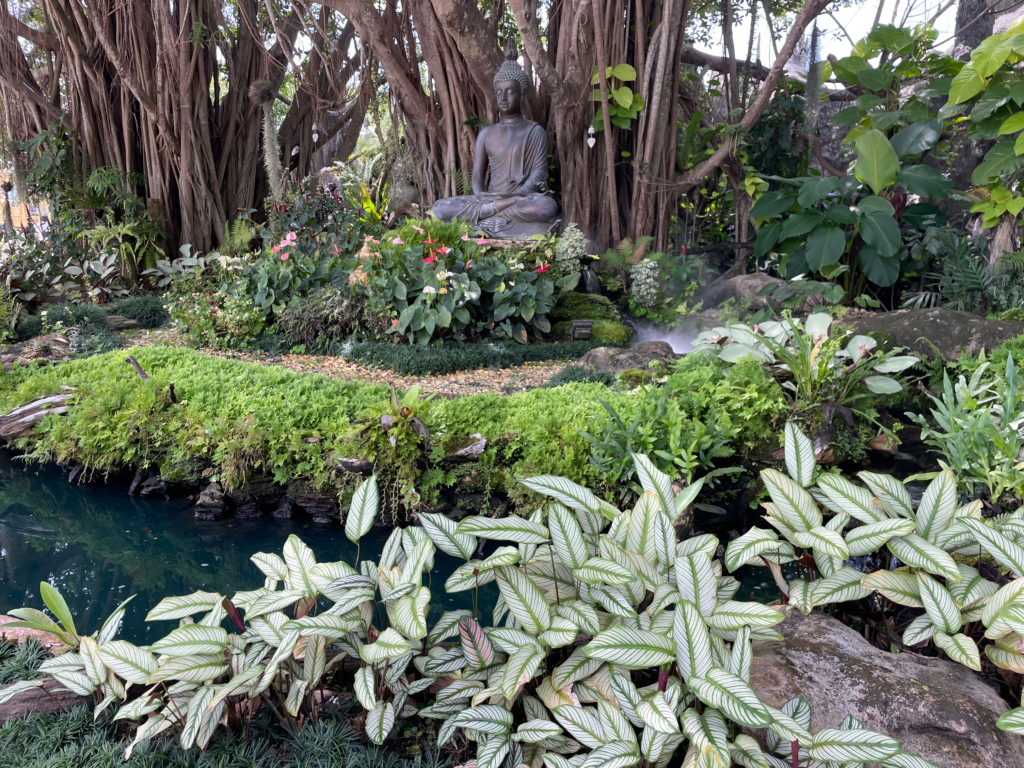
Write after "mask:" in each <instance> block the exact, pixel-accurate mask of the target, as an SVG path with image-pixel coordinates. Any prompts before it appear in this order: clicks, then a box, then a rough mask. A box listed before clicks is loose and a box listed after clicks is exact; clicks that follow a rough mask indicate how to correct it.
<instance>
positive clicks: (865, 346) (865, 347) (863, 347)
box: [860, 344, 868, 349]
mask: <svg viewBox="0 0 1024 768" xmlns="http://www.w3.org/2000/svg"><path fill="white" fill-rule="evenodd" d="M860 348H861V349H867V348H868V345H867V344H861V345H860Z"/></svg>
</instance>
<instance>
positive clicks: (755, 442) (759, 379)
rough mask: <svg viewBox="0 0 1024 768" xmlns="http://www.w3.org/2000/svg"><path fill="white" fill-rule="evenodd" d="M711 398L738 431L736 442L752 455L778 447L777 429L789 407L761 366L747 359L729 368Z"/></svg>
mask: <svg viewBox="0 0 1024 768" xmlns="http://www.w3.org/2000/svg"><path fill="white" fill-rule="evenodd" d="M713 397H714V400H715V402H716V403H717V405H718V407H719V408H721V409H722V411H723V412H725V413H728V414H729V418H730V420H731V421H732V423H733V424H734V425H735V426H736V427H737V428H738V429H739V432H738V433H737V435H736V437H735V438H734V441H735V442H737V443H738V444H739V445H742V446H743V447H744V448H746V449H747V450H748V451H752V452H756V451H765V452H767V451H771V450H773V449H774V448H776V447H777V445H778V434H779V429H778V427H779V424H781V422H782V420H783V419H784V418H785V416H786V414H788V413H789V403H788V402H787V400H786V397H785V395H784V394H783V391H782V387H780V386H779V382H778V381H776V380H775V377H774V376H772V375H771V374H770V373H768V371H766V370H765V368H764V366H763V365H762V364H761V363H760V362H758V361H757V360H754V359H753V358H749V357H748V358H742V359H741V360H739V361H738V362H737V363H736V364H735V365H732V366H730V367H729V369H728V370H727V371H726V374H725V378H724V379H723V380H722V381H720V382H719V383H718V386H717V387H715V388H714V390H713Z"/></svg>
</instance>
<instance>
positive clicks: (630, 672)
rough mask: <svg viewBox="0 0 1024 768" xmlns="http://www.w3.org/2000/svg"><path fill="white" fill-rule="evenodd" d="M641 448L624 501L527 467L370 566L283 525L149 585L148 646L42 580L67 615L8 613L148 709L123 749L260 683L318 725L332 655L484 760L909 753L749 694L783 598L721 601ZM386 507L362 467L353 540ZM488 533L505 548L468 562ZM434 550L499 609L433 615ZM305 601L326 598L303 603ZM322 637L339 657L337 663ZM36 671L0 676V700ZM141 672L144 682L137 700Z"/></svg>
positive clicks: (393, 543)
mask: <svg viewBox="0 0 1024 768" xmlns="http://www.w3.org/2000/svg"><path fill="white" fill-rule="evenodd" d="M635 461H636V470H637V475H638V477H639V478H640V480H641V483H642V485H643V489H644V493H643V496H642V497H641V498H640V499H639V500H638V502H637V503H636V505H635V506H634V508H633V509H632V510H628V511H621V510H619V509H617V508H615V507H614V506H612V505H610V504H608V503H607V502H602V501H601V500H600V499H598V498H597V497H596V496H595V495H594V494H592V493H591V492H590V491H588V490H587V489H586V488H584V487H582V486H579V485H577V484H575V483H572V482H571V481H569V480H566V479H565V478H559V477H553V476H540V477H534V478H531V479H530V480H527V481H524V483H525V484H526V485H528V486H529V487H530V489H531V490H532V491H533V492H535V493H537V494H540V495H542V496H543V497H545V498H546V499H548V501H547V503H546V504H545V505H543V506H542V507H540V508H538V509H537V510H536V511H535V512H534V513H533V514H532V515H531V516H530V517H529V518H528V519H527V518H520V517H509V518H503V519H494V518H488V517H480V516H473V517H469V518H466V519H464V520H462V521H461V522H459V523H458V524H456V523H455V522H454V521H452V520H450V519H448V518H447V517H445V516H443V515H430V514H424V515H422V516H421V524H422V526H421V527H409V528H404V529H402V528H397V529H395V530H394V532H393V533H392V535H391V537H390V538H389V540H388V542H387V544H386V545H385V547H384V551H383V552H382V553H381V557H380V560H379V561H378V562H377V563H374V562H372V561H365V560H364V561H362V562H357V564H356V567H353V566H349V565H348V564H346V563H342V562H336V563H318V562H317V561H316V559H315V556H314V554H313V552H312V551H311V550H309V549H308V547H306V546H305V545H304V544H303V543H302V542H301V541H300V540H299V539H298V538H297V537H295V536H291V537H289V538H288V540H287V541H286V542H285V545H284V548H283V551H282V555H281V556H278V555H276V554H271V553H258V554H256V555H254V556H253V562H254V563H255V564H256V565H257V567H258V568H259V569H260V570H261V571H262V572H263V573H264V574H265V576H266V581H265V583H264V586H263V587H262V588H260V589H256V590H252V591H248V592H241V593H238V594H236V595H235V596H234V597H233V598H231V599H228V598H225V597H224V596H222V595H220V594H216V593H207V592H196V593H194V594H192V595H186V596H180V597H170V598H165V599H164V600H163V601H161V602H160V603H159V604H158V605H157V606H155V607H154V608H153V609H152V611H151V612H150V615H149V620H151V621H160V620H164V621H175V620H176V621H177V622H178V627H177V628H176V629H172V630H171V631H170V633H169V634H168V635H167V636H166V637H164V638H162V639H161V640H158V641H157V642H156V643H154V644H153V645H152V646H150V647H148V648H142V647H138V646H135V645H133V644H131V643H128V642H127V641H124V640H119V639H116V636H117V628H118V621H117V620H118V613H117V612H115V614H114V615H113V616H111V617H109V618H108V619H107V621H106V622H105V623H104V625H103V627H102V628H101V629H100V630H98V631H97V632H95V633H93V634H92V635H83V634H80V633H79V632H78V630H77V628H76V627H75V625H74V622H73V620H72V617H71V616H70V614H69V612H68V611H67V608H66V605H64V603H63V600H62V598H61V597H60V595H59V594H58V593H57V592H56V591H55V590H52V588H51V589H50V590H47V589H45V587H46V586H48V585H44V589H43V591H42V594H43V596H44V599H45V600H46V603H47V605H48V607H49V608H50V610H51V611H52V612H53V615H54V617H55V619H56V620H57V621H59V622H60V624H57V622H56V621H54V620H53V619H50V618H49V617H47V616H46V615H45V614H42V613H41V612H39V611H35V610H34V609H27V608H26V609H20V610H19V611H18V612H17V614H16V615H18V616H19V617H22V618H24V619H25V623H26V624H28V625H32V626H46V627H47V628H48V629H49V630H51V631H55V632H57V633H60V634H61V635H62V636H64V637H65V638H66V641H67V642H68V644H69V646H71V650H69V651H68V652H67V653H65V654H62V655H61V656H58V657H55V658H53V659H50V660H47V661H46V662H44V663H43V664H42V665H41V666H40V671H41V672H43V673H44V674H46V675H48V676H50V677H53V678H54V679H56V680H58V681H59V682H60V683H61V684H63V685H65V686H68V687H70V688H72V689H73V690H78V691H81V692H83V693H84V694H85V695H91V694H93V693H95V694H96V695H97V698H99V697H100V696H102V701H100V702H99V703H98V704H97V705H96V708H97V711H98V712H103V711H104V710H106V709H108V708H116V714H115V715H114V718H115V719H116V720H127V721H140V720H141V722H140V724H139V725H138V727H137V728H136V730H135V733H134V738H133V739H132V741H131V743H130V744H129V745H128V746H127V748H126V750H125V758H126V759H128V758H130V757H131V755H132V754H133V752H134V751H135V750H136V749H137V748H142V749H145V748H146V746H148V742H149V741H150V740H151V739H153V738H154V737H156V736H159V735H160V734H168V735H169V734H171V733H173V734H175V735H176V736H177V738H178V739H179V740H180V742H181V744H182V746H183V747H185V748H186V749H187V748H189V747H191V746H192V745H193V744H195V745H198V746H199V747H200V748H203V747H205V746H206V745H207V744H208V743H209V742H210V740H211V739H212V737H213V735H214V732H215V731H217V730H218V729H219V726H220V725H221V724H222V723H223V724H224V725H225V727H226V728H227V729H228V730H230V731H232V732H234V733H237V732H239V731H240V730H242V729H243V727H244V726H243V720H242V718H240V717H238V713H239V712H240V710H241V708H242V707H243V705H244V703H245V702H247V701H249V700H251V699H253V698H256V697H260V698H262V699H263V700H264V701H266V702H267V703H268V705H269V704H270V703H272V702H274V701H276V702H277V706H276V707H270V709H271V712H273V713H274V717H275V719H276V720H277V721H278V724H279V725H280V727H281V728H282V729H283V730H285V731H286V732H288V733H289V734H290V735H291V736H292V738H297V737H299V736H300V735H301V733H302V731H303V730H304V727H302V726H301V725H300V721H299V720H298V719H297V718H298V717H299V716H300V715H301V714H304V713H308V714H309V715H310V716H311V717H310V718H308V719H307V721H306V722H309V721H312V720H315V717H313V715H315V712H316V710H317V706H316V699H315V697H314V696H313V695H312V694H313V693H314V692H315V691H316V690H317V689H318V688H320V687H321V686H322V684H323V680H324V674H325V673H326V671H327V669H328V666H329V665H331V666H333V665H335V664H337V663H339V662H340V661H342V660H345V659H350V660H351V661H352V662H354V663H355V664H356V665H358V669H357V670H356V671H355V674H354V680H353V688H354V691H355V696H356V698H357V700H358V701H359V703H360V704H361V705H362V707H363V708H364V709H365V718H364V724H363V729H364V732H365V734H366V737H367V738H368V739H369V740H370V741H372V742H374V743H375V744H382V743H384V742H385V741H386V740H387V739H388V738H389V737H390V736H391V735H392V733H393V731H394V728H395V723H396V721H397V719H398V718H399V717H401V716H403V715H404V716H410V717H411V716H412V715H417V716H418V717H421V718H430V719H435V720H439V721H441V722H440V727H439V730H438V744H439V745H440V746H444V745H445V744H447V743H448V742H449V741H453V740H454V741H455V742H457V743H459V744H466V743H467V742H472V741H475V742H476V748H475V752H476V758H477V765H478V766H480V765H485V766H495V768H497V766H505V765H512V764H515V765H519V764H526V765H533V764H535V761H542V762H543V764H544V765H545V766H549V767H550V768H566V766H571V765H575V764H576V761H579V760H580V759H582V760H583V761H586V760H591V761H593V762H594V764H595V765H602V764H604V763H605V762H606V761H608V760H614V762H615V764H616V765H619V766H622V767H623V768H629V766H633V765H636V764H638V763H640V762H641V761H646V763H647V764H650V765H654V766H666V765H668V763H669V761H670V760H671V759H672V756H673V755H674V754H675V752H676V750H677V749H678V748H681V747H683V746H684V745H685V755H686V756H685V757H684V758H683V761H684V765H685V764H694V765H697V764H704V765H709V766H710V765H713V766H722V768H728V766H730V765H732V764H733V763H734V762H735V763H740V764H742V765H744V766H746V765H761V766H763V765H767V764H769V760H768V757H767V755H766V753H765V752H764V751H763V748H762V744H765V745H767V749H768V751H769V752H771V753H774V754H773V757H775V760H778V761H779V762H782V761H781V759H780V758H779V757H776V756H777V755H788V754H790V753H792V754H798V753H799V752H800V751H801V750H805V751H806V754H807V756H808V757H809V758H810V759H812V760H818V761H838V762H840V763H844V764H848V763H853V764H866V763H879V764H881V765H883V766H885V768H905V766H906V765H908V763H907V762H905V761H906V756H905V755H901V751H902V750H901V747H902V745H901V743H900V742H899V741H897V740H895V739H892V738H890V737H888V736H886V735H885V734H881V733H877V732H874V731H870V730H867V729H865V728H864V727H863V724H861V723H860V722H859V721H857V720H856V719H854V718H848V719H847V721H846V722H844V723H843V725H842V727H841V728H838V729H825V730H821V731H819V732H818V733H815V734H812V733H811V732H810V711H809V708H808V706H807V702H806V700H804V699H803V698H801V697H798V698H796V699H793V700H791V701H790V702H789V703H787V705H786V706H785V707H784V708H783V709H781V710H777V709H774V708H772V707H769V706H767V705H765V704H764V703H763V702H761V701H760V699H759V698H758V696H757V694H756V693H755V691H754V690H753V688H751V685H750V674H751V664H752V660H753V649H752V646H751V642H752V640H754V639H758V640H767V641H771V640H772V639H777V638H778V637H779V636H778V634H777V633H776V632H775V631H774V630H773V629H772V627H773V626H775V625H776V624H778V623H779V622H780V621H781V620H782V619H783V615H782V613H780V612H779V611H777V610H775V609H774V608H771V607H769V606H766V605H761V604H758V603H746V602H741V601H736V600H734V599H733V597H734V596H735V594H736V591H737V590H738V588H739V582H738V581H736V579H734V578H733V577H731V576H727V575H724V574H723V570H722V564H721V563H720V562H719V561H717V560H713V556H714V554H715V552H716V550H717V548H718V540H717V538H715V537H714V536H711V535H704V536H699V537H696V538H692V539H688V540H685V541H678V540H677V538H676V536H675V534H674V529H673V520H674V518H675V517H676V516H677V515H678V514H679V513H680V512H681V511H682V510H683V509H685V508H686V507H687V506H688V505H689V504H691V503H692V502H693V501H694V499H695V498H696V496H697V494H698V492H699V490H700V488H701V484H700V483H696V484H693V485H691V486H689V487H688V488H686V489H684V490H683V491H681V492H679V493H675V492H674V491H673V490H672V487H671V483H670V480H669V478H668V477H667V476H666V475H663V474H661V473H660V472H658V471H657V470H656V469H655V468H654V466H653V465H652V464H651V463H650V461H649V460H647V459H646V457H644V456H642V455H637V456H636V457H635ZM377 512H378V494H377V483H376V479H375V478H370V479H368V480H367V481H365V482H364V483H363V484H362V485H360V487H359V489H358V490H357V492H356V495H355V497H354V498H353V504H352V507H351V509H350V510H349V514H348V516H347V519H346V535H347V536H348V537H349V538H350V539H351V540H353V541H356V542H358V540H359V539H360V538H361V537H362V536H364V535H365V534H366V533H367V532H368V531H369V529H370V527H371V526H372V524H373V520H374V517H375V516H376V514H377ZM480 539H484V540H490V541H496V542H511V544H506V545H503V546H500V547H498V548H497V549H495V550H493V552H492V553H491V554H490V555H489V556H487V557H486V558H484V559H479V558H478V557H477V550H478V543H479V540H480ZM436 549H439V550H441V551H442V552H444V553H446V554H448V555H450V556H452V557H455V558H457V559H461V560H464V561H465V563H464V565H462V566H459V567H458V568H457V569H456V570H455V571H454V572H453V573H452V574H450V576H448V578H447V579H446V581H445V584H444V587H445V591H446V592H449V593H451V592H457V591H464V590H473V591H474V592H477V591H478V590H479V587H480V585H481V584H486V583H489V582H494V583H496V584H497V587H498V590H499V593H500V597H499V598H498V601H497V602H496V604H495V605H494V610H493V613H492V622H493V624H492V625H491V626H486V627H485V626H483V625H482V624H481V623H480V618H481V617H480V616H479V612H478V611H477V610H475V609H474V610H473V611H468V610H460V611H448V612H445V613H444V614H443V615H442V616H441V618H440V619H439V620H438V621H437V622H436V623H435V624H434V626H433V627H432V628H431V627H428V625H427V622H426V613H427V611H426V609H427V606H428V604H429V602H430V600H431V594H432V588H431V587H428V586H424V585H423V573H424V571H429V570H430V569H431V567H432V566H431V562H432V560H433V557H434V554H435V550H436ZM752 557H753V556H752ZM279 587H283V588H280V589H279ZM378 595H379V598H378ZM318 602H322V604H323V606H324V607H325V610H323V611H314V610H313V609H314V607H315V606H317V605H318ZM328 603H329V605H328ZM475 604H476V603H475V601H474V605H475ZM122 609H123V608H122ZM122 609H119V610H122ZM200 615H201V617H202V618H200V620H199V621H198V622H195V621H194V618H195V617H197V616H200ZM225 620H230V621H231V631H230V632H228V631H227V630H226V629H224V628H223V627H222V626H220V625H221V623H222V622H223V621H225ZM328 646H331V647H332V650H333V651H336V652H337V655H334V656H333V658H331V659H330V660H328V654H327V648H328ZM42 682H43V681H42V680H26V681H22V682H18V683H14V684H13V685H9V686H6V687H4V688H3V689H0V700H5V699H8V698H11V697H13V696H15V695H17V693H18V692H20V691H23V690H27V689H29V688H33V687H37V686H38V685H41V684H42ZM132 683H135V684H137V685H138V687H140V688H143V689H144V690H143V691H142V692H141V693H140V694H139V695H138V696H137V697H136V696H135V691H134V690H132V687H131V684H132ZM168 683H171V684H170V685H169V686H168ZM431 687H433V688H434V689H435V690H436V691H437V692H436V693H432V692H429V691H428V689H430V688H431ZM232 713H234V716H232ZM146 715H149V716H148V717H146ZM225 715H227V717H224V716H225ZM305 727H309V726H305ZM741 729H746V730H741ZM750 732H756V733H758V735H759V736H761V738H762V739H763V740H758V739H755V738H753V737H752V736H751V735H750ZM0 733H2V732H0ZM469 748H470V749H471V750H472V747H469ZM585 750H586V751H585ZM787 750H788V751H787ZM698 761H699V762H698ZM913 764H915V765H928V764H927V763H926V762H925V761H920V762H918V763H913Z"/></svg>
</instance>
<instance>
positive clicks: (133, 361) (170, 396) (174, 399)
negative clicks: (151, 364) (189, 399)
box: [124, 355, 178, 405]
mask: <svg viewBox="0 0 1024 768" xmlns="http://www.w3.org/2000/svg"><path fill="white" fill-rule="evenodd" d="M124 361H125V362H126V363H130V364H131V366H132V368H134V369H135V372H136V373H137V374H139V378H140V379H142V380H143V381H144V382H146V383H149V381H150V378H149V374H148V373H146V372H145V371H144V370H142V366H141V365H139V361H138V360H136V359H135V358H134V357H132V356H131V355H128V357H126V358H125V359H124ZM162 391H163V390H162V389H161V388H160V387H157V388H156V392H157V394H160V392H162ZM167 399H168V401H170V403H171V405H177V404H178V398H177V396H176V395H175V394H174V384H168V385H167Z"/></svg>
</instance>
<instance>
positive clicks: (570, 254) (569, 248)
mask: <svg viewBox="0 0 1024 768" xmlns="http://www.w3.org/2000/svg"><path fill="white" fill-rule="evenodd" d="M586 255H587V238H586V237H585V236H584V234H583V233H582V232H580V230H579V227H577V226H576V224H575V222H574V223H572V224H569V226H567V227H566V228H565V232H563V233H562V236H561V237H560V238H559V239H558V245H557V246H555V265H554V266H555V271H556V272H558V274H559V275H561V276H562V277H565V276H567V275H572V274H577V273H579V271H580V270H581V269H582V265H581V263H580V262H581V260H582V259H583V257H584V256H586Z"/></svg>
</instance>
